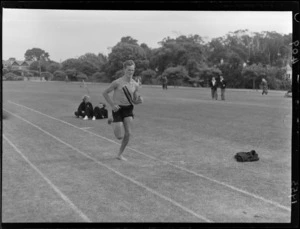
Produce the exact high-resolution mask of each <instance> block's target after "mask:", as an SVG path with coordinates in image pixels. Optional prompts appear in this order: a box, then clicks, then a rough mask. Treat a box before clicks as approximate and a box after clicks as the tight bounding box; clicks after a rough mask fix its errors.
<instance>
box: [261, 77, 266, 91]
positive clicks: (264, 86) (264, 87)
mask: <svg viewBox="0 0 300 229" xmlns="http://www.w3.org/2000/svg"><path fill="white" fill-rule="evenodd" d="M261 85H262V90H263V91H262V93H261V94H262V95H263V94H266V95H267V94H268V83H267V81H266V79H265V78H262V80H261Z"/></svg>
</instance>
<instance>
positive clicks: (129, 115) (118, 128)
mask: <svg viewBox="0 0 300 229" xmlns="http://www.w3.org/2000/svg"><path fill="white" fill-rule="evenodd" d="M123 71H124V75H123V76H122V77H120V78H118V79H116V80H114V81H113V82H112V83H111V84H110V85H109V86H108V87H107V88H106V89H105V90H104V91H103V93H102V95H103V97H104V99H105V100H106V102H107V103H108V104H109V105H110V107H111V110H112V117H110V118H108V111H107V109H106V108H105V107H106V106H105V104H103V103H100V104H99V106H96V107H95V108H94V109H93V105H92V104H91V102H90V101H89V99H90V97H89V96H87V95H85V96H84V97H83V98H82V99H83V101H82V103H81V104H80V105H79V107H78V109H77V111H76V112H75V115H76V117H80V116H81V117H83V119H84V120H87V119H92V120H95V119H103V118H108V124H109V125H111V126H112V128H113V132H114V135H115V137H116V138H117V139H119V140H121V141H122V142H121V146H120V148H119V152H118V154H117V157H116V158H117V159H119V160H125V161H126V160H127V159H126V158H124V157H123V155H122V154H123V152H124V150H125V148H126V146H127V145H128V143H129V140H130V139H131V136H132V125H133V119H134V114H133V109H134V105H137V104H141V103H143V98H142V97H141V96H140V95H139V94H138V90H139V88H140V87H141V78H135V79H134V78H133V74H134V71H135V63H134V61H132V60H127V61H125V62H124V63H123ZM167 82H168V79H167V78H166V77H163V78H162V83H163V89H164V90H166V89H167ZM262 85H263V94H267V93H268V92H267V83H266V81H265V79H263V81H262ZM210 87H211V96H212V99H216V100H217V99H218V92H217V89H218V87H220V88H221V99H222V100H225V88H226V81H225V80H224V78H223V76H222V75H221V76H220V77H219V80H218V81H217V80H216V78H215V77H212V79H211V81H210ZM111 92H113V96H112V97H111V96H110V95H109V94H110V93H111Z"/></svg>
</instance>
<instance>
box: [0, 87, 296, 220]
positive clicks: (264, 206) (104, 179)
mask: <svg viewBox="0 0 300 229" xmlns="http://www.w3.org/2000/svg"><path fill="white" fill-rule="evenodd" d="M88 86H89V90H90V92H91V96H92V102H93V104H96V103H97V102H99V101H103V99H102V96H101V92H102V91H103V89H104V87H105V85H101V84H94V85H91V84H89V85H88ZM84 93H85V90H84V89H83V88H80V87H79V85H78V84H75V83H58V82H43V83H40V82H3V108H4V112H5V111H7V116H8V117H7V118H6V119H4V120H3V134H4V135H5V136H6V137H7V138H8V139H9V140H10V141H11V142H12V143H13V144H14V145H15V146H16V147H17V148H18V149H19V150H20V151H21V152H22V153H23V154H24V155H26V157H28V159H29V160H30V161H31V162H32V164H34V165H35V166H36V167H37V168H39V170H40V171H41V172H43V174H44V175H45V176H46V177H48V178H49V180H51V181H52V182H53V184H55V185H56V186H57V187H58V188H59V189H60V190H61V191H62V192H63V193H65V195H66V196H67V197H68V198H69V199H70V200H71V201H72V202H73V203H74V204H75V205H76V206H77V207H78V209H80V210H81V211H82V212H84V214H85V215H87V216H88V217H89V219H91V220H92V221H93V222H205V221H206V220H205V219H208V220H210V221H212V222H289V220H290V212H289V210H286V209H289V208H290V198H289V193H290V187H291V185H290V183H291V182H290V180H291V142H290V141H291V99H289V98H284V97H283V94H284V92H276V91H270V93H269V94H268V96H262V95H261V94H260V91H251V90H233V89H228V90H227V91H226V98H227V100H226V101H212V100H211V99H210V98H209V96H210V91H209V90H208V89H206V88H200V89H185V88H170V89H169V90H168V91H162V90H161V88H157V87H148V86H143V88H142V89H141V93H142V94H143V97H144V100H145V103H144V104H143V105H139V106H136V108H135V119H134V137H133V139H132V141H131V142H130V145H129V148H127V149H126V151H125V155H126V156H127V158H128V159H129V161H128V162H119V161H117V160H114V159H113V157H114V156H115V155H116V152H117V150H118V147H119V145H118V144H115V143H113V142H111V141H108V140H105V138H106V139H111V140H112V141H115V142H117V140H115V139H114V137H113V134H112V131H111V129H110V126H108V125H107V124H106V120H98V121H95V122H93V121H83V120H79V119H76V118H74V117H73V113H74V111H75V109H76V108H77V106H78V104H79V102H80V100H81V97H82V95H83V94H84ZM17 104H20V105H22V106H25V107H22V106H18V105H17ZM26 107H28V108H31V109H33V110H36V111H39V112H41V113H44V114H47V115H49V116H51V117H53V118H54V119H51V118H49V117H47V116H44V115H41V114H39V113H37V112H34V111H33V110H30V109H27V108H26ZM13 114H15V115H13ZM18 116H19V117H20V118H22V119H25V120H28V122H30V123H33V124H34V125H36V126H38V127H39V128H41V129H43V130H44V131H46V132H48V133H50V134H51V135H53V136H55V137H57V138H58V139H60V140H61V141H63V142H65V143H67V144H69V145H71V146H73V147H74V148H76V149H78V150H80V151H81V152H84V153H86V154H87V155H89V157H91V158H93V159H95V160H97V161H99V162H101V163H103V164H104V165H106V166H108V167H109V168H112V169H113V170H115V171H116V172H118V173H120V174H122V175H124V176H126V177H128V178H130V179H132V180H133V181H136V182H138V184H141V185H136V184H134V182H132V181H130V179H129V180H128V179H125V178H124V177H122V176H120V175H118V174H117V173H114V172H112V171H110V170H109V169H107V168H105V166H101V165H100V164H97V163H95V161H93V160H90V159H89V158H87V157H85V156H84V155H80V154H78V153H77V152H75V151H76V150H74V149H72V148H70V147H68V146H67V145H66V144H63V143H62V142H59V141H57V140H55V139H53V138H52V137H51V136H50V135H48V134H46V133H45V132H42V131H41V130H39V129H37V128H36V127H34V126H32V125H30V124H29V123H26V122H25V121H24V120H22V119H20V118H18ZM55 119H57V120H55ZM58 120H62V121H64V122H67V123H71V124H72V125H75V126H76V127H78V128H75V127H72V126H70V125H67V124H64V123H62V122H59V121H58ZM79 128H89V129H86V131H84V130H81V129H79ZM91 133H94V134H91ZM97 135H98V136H97ZM99 136H103V137H104V138H101V137H99ZM3 143H4V144H3V146H4V147H3V222H20V221H21V222H22V221H23V222H31V221H34V222H61V221H62V222H70V221H71V222H73V221H74V222H78V221H83V219H82V218H80V216H79V215H78V214H76V212H75V211H72V209H71V208H70V207H68V206H67V204H66V203H64V202H63V201H62V199H61V198H60V197H59V196H58V195H55V193H54V192H53V190H51V187H50V186H47V184H46V183H45V182H43V181H42V180H41V177H39V175H38V174H37V173H34V171H33V169H32V168H30V166H29V167H28V164H27V165H26V163H25V162H24V160H23V161H22V158H20V156H18V154H17V152H15V150H14V149H13V147H12V146H11V145H10V144H8V142H6V141H5V140H3ZM131 149H134V150H136V151H134V150H131ZM251 149H255V150H256V151H257V152H258V154H259V156H260V160H259V161H258V162H253V163H237V162H236V161H234V159H233V155H234V154H235V153H236V152H238V151H248V150H251ZM137 152H142V153H143V154H139V153H137ZM146 155H149V157H147V156H146ZM153 158H155V159H153ZM165 162H169V163H171V164H167V163H165ZM172 165H175V166H172ZM11 166H14V167H17V168H19V169H15V170H12V171H11V170H10V169H9V168H10V167H11ZM176 166H178V167H181V168H184V169H187V170H188V171H192V172H194V173H195V174H201V175H202V176H203V177H207V178H209V179H212V180H215V181H218V182H219V183H218V182H213V181H211V180H209V179H204V178H201V177H200V176H195V175H193V174H192V173H188V172H186V171H184V170H181V169H178V167H176ZM20 180H21V181H22V182H21V184H20V185H18V184H19V182H20ZM222 184H226V185H227V186H226V185H225V186H224V185H222ZM35 186H36V187H40V186H42V187H40V188H33V187H35ZM145 187H146V188H149V190H150V191H149V190H147V189H145ZM228 187H235V188H236V190H234V189H231V188H228ZM11 190H14V193H17V194H18V195H17V197H16V198H14V196H12V194H11ZM151 190H152V191H151ZM238 190H244V191H245V192H247V193H251V194H253V195H254V196H257V197H261V198H262V199H263V200H269V201H270V202H273V203H276V204H275V205H274V204H270V203H268V202H266V201H261V200H259V199H257V198H254V197H253V196H249V195H247V194H245V193H242V192H239V191H238ZM155 193H157V194H158V195H156V194H155ZM47 195H48V196H49V195H50V197H46V198H45V196H47ZM18 196H19V197H18ZM24 196H26V202H25V203H24ZM169 200H171V201H169ZM28 202H29V203H30V204H28ZM176 204H177V205H176ZM19 206H21V207H19ZM57 206H60V207H58V208H57ZM280 206H282V207H280ZM28 208H29V209H31V210H29V211H27V213H25V212H26V210H28ZM36 208H37V209H38V211H37V210H34V209H36ZM22 209H23V210H22ZM51 209H52V210H51ZM54 209H55V210H57V209H58V212H55V211H54ZM65 209H68V211H66V210H65ZM15 210H16V211H15ZM11 212H16V213H14V214H11ZM49 212H50V213H49ZM51 212H52V213H51ZM60 212H65V214H62V215H60V214H59V213H60ZM72 213H73V214H72ZM191 213H195V214H194V215H193V214H191ZM197 216H198V217H197Z"/></svg>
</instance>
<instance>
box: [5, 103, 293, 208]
mask: <svg viewBox="0 0 300 229" xmlns="http://www.w3.org/2000/svg"><path fill="white" fill-rule="evenodd" d="M8 102H9V103H12V104H15V105H17V106H20V107H23V108H26V109H28V110H31V111H33V112H35V113H38V114H41V115H44V116H46V117H48V118H51V119H53V120H56V121H59V122H62V123H65V124H67V125H69V126H72V127H75V128H77V129H80V128H79V127H77V126H75V125H72V124H71V123H68V122H65V121H63V120H60V119H57V118H54V117H52V116H49V115H46V114H44V113H42V112H39V111H37V110H34V109H32V108H29V107H26V106H24V105H20V104H17V103H14V102H12V101H8ZM80 130H82V129H80ZM82 131H85V132H86V133H89V134H92V135H94V136H97V137H99V138H102V139H105V140H107V141H109V142H112V143H115V144H117V145H120V143H118V142H116V141H113V140H111V139H109V138H106V137H103V136H101V135H98V134H95V133H93V132H91V131H88V130H82ZM126 149H130V150H132V151H134V152H136V153H138V154H141V155H144V156H145V157H148V158H151V159H153V160H157V161H160V162H162V163H165V164H168V165H171V166H173V167H175V168H177V169H180V170H182V171H185V172H187V173H190V174H193V175H195V176H198V177H201V178H204V179H206V180H209V181H211V182H214V183H216V184H219V185H223V186H224V187H227V188H229V189H232V190H234V191H237V192H240V193H243V194H245V195H247V196H251V197H253V198H255V199H258V200H261V201H263V202H265V203H268V204H271V205H274V206H276V207H278V208H281V209H284V210H286V211H289V212H291V209H290V208H288V207H286V206H283V205H281V204H279V203H277V202H274V201H272V200H267V199H265V198H263V197H261V196H258V195H255V194H252V193H250V192H247V191H245V190H242V189H239V188H236V187H234V186H232V185H229V184H226V183H224V182H221V181H218V180H215V179H212V178H209V177H207V176H204V175H202V174H199V173H196V172H194V171H191V170H188V169H186V168H183V167H180V166H178V165H175V164H172V163H170V162H168V161H165V160H161V159H159V158H156V157H152V156H149V155H147V154H145V153H142V152H140V151H138V150H136V149H133V148H131V147H126Z"/></svg>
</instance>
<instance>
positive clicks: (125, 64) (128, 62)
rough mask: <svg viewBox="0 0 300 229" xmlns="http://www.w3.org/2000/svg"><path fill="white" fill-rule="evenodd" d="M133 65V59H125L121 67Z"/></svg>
mask: <svg viewBox="0 0 300 229" xmlns="http://www.w3.org/2000/svg"><path fill="white" fill-rule="evenodd" d="M132 65H133V66H135V63H134V61H133V60H126V61H125V62H124V63H123V68H126V67H127V66H132Z"/></svg>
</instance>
